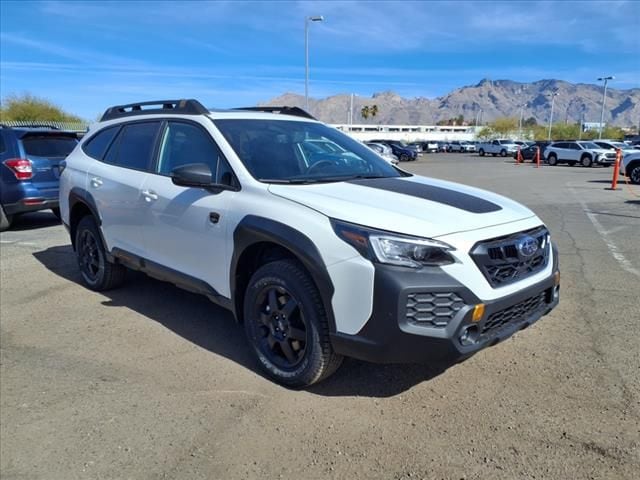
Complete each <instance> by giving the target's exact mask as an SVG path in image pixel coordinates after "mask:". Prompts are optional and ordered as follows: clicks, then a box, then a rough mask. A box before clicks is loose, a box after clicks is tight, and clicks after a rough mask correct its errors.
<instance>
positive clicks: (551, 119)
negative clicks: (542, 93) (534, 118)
mask: <svg viewBox="0 0 640 480" xmlns="http://www.w3.org/2000/svg"><path fill="white" fill-rule="evenodd" d="M558 95H560V94H559V93H558V92H554V93H552V94H551V115H550V116H549V135H548V137H547V140H548V141H551V124H552V123H553V104H554V102H555V101H556V97H557V96H558Z"/></svg>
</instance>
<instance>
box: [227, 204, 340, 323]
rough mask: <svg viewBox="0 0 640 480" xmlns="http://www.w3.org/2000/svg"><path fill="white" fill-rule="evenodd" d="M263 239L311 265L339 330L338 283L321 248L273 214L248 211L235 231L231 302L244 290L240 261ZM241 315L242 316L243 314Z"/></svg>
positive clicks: (308, 267) (317, 285)
mask: <svg viewBox="0 0 640 480" xmlns="http://www.w3.org/2000/svg"><path fill="white" fill-rule="evenodd" d="M262 242H270V243H274V244H276V245H278V246H281V247H283V248H285V249H287V250H289V251H290V252H291V253H293V254H294V255H295V256H296V258H297V259H298V261H300V263H301V264H302V265H303V266H304V267H305V268H306V269H307V271H308V272H309V274H310V275H311V278H312V279H313V281H314V283H315V284H316V287H317V288H318V291H319V292H320V297H321V299H322V303H323V305H324V308H325V312H326V314H327V319H328V321H329V329H330V331H331V333H334V332H335V331H336V323H335V317H334V314H333V307H332V304H331V299H332V298H333V292H334V287H333V282H332V281H331V277H330V275H329V272H328V270H327V267H326V265H325V263H324V261H323V260H322V256H321V255H320V252H319V251H318V248H317V247H316V245H315V244H314V243H313V241H312V240H311V239H310V238H309V237H307V236H306V235H305V234H303V233H302V232H300V231H298V230H296V229H294V228H292V227H290V226H289V225H286V224H284V223H281V222H277V221H275V220H271V219H269V218H265V217H260V216H256V215H247V216H246V217H244V218H243V219H242V220H241V221H240V223H238V225H237V226H236V228H235V230H234V232H233V255H232V257H231V265H230V269H229V282H230V283H229V285H230V286H231V304H232V305H233V306H234V307H236V305H237V303H236V302H237V299H238V294H239V293H240V292H236V279H237V268H238V262H239V260H240V258H241V257H242V254H243V253H244V252H245V250H246V249H247V248H249V247H251V246H252V245H255V244H257V243H262ZM235 310H236V311H235V313H236V316H238V313H239V312H238V309H237V308H235ZM237 319H238V320H241V319H240V318H237Z"/></svg>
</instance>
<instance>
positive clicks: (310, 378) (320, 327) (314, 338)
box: [244, 260, 342, 387]
mask: <svg viewBox="0 0 640 480" xmlns="http://www.w3.org/2000/svg"><path fill="white" fill-rule="evenodd" d="M244 326H245V332H246V334H247V339H248V340H249V343H250V344H251V346H252V349H253V352H254V353H255V355H256V357H257V358H258V362H259V364H260V366H261V367H262V369H263V370H264V371H265V372H266V374H267V375H269V376H270V377H271V378H273V379H274V380H275V381H277V382H278V383H281V384H283V385H285V386H288V387H305V386H308V385H311V384H313V383H316V382H319V381H321V380H323V379H325V378H327V377H328V376H329V375H331V374H332V373H333V372H335V371H336V369H337V368H338V367H339V366H340V364H341V363H342V356H340V355H338V354H336V353H335V352H334V351H333V348H332V347H331V342H330V340H329V324H328V320H327V314H326V312H325V310H324V306H323V304H322V300H321V299H320V294H319V292H318V289H317V288H316V286H315V285H314V283H313V281H312V280H311V277H310V276H309V274H308V273H307V272H306V271H305V270H304V269H303V268H302V266H301V265H300V264H299V263H297V262H296V261H294V260H277V261H275V262H271V263H268V264H266V265H263V266H262V267H260V268H259V269H258V271H256V273H254V274H253V276H252V277H251V280H250V281H249V286H248V287H247V291H246V294H245V298H244Z"/></svg>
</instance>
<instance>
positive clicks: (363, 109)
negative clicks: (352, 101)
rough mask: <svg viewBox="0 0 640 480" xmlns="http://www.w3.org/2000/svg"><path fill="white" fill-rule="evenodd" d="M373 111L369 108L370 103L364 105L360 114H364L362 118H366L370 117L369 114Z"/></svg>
mask: <svg viewBox="0 0 640 480" xmlns="http://www.w3.org/2000/svg"><path fill="white" fill-rule="evenodd" d="M370 113H372V112H371V110H370V109H369V106H368V105H365V106H364V107H362V110H360V115H362V118H364V119H365V120H366V119H367V118H369V114H370Z"/></svg>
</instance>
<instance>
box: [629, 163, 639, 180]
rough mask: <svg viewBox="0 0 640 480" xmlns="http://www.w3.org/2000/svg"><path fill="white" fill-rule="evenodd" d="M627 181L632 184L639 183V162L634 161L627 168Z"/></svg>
mask: <svg viewBox="0 0 640 480" xmlns="http://www.w3.org/2000/svg"><path fill="white" fill-rule="evenodd" d="M627 172H628V174H627V176H628V177H629V181H630V182H631V183H633V184H634V185H640V163H636V164H634V165H632V166H631V167H630V168H628V169H627Z"/></svg>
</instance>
